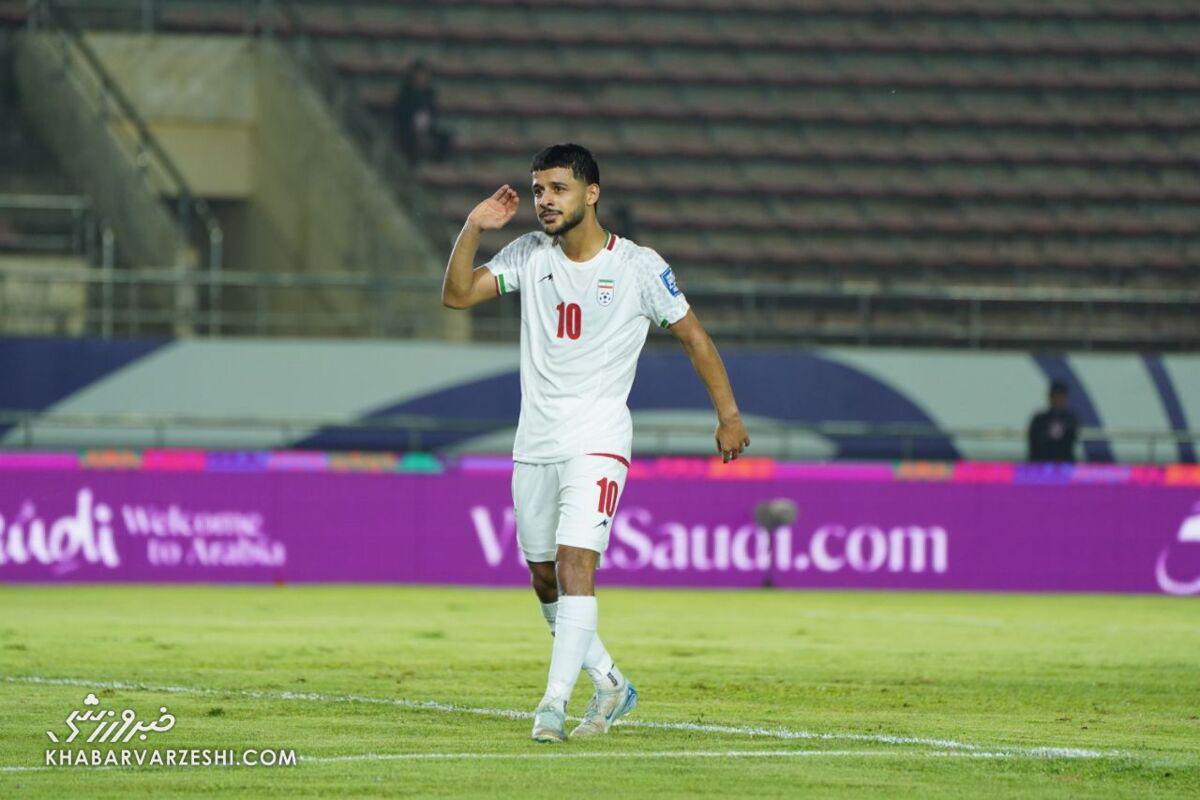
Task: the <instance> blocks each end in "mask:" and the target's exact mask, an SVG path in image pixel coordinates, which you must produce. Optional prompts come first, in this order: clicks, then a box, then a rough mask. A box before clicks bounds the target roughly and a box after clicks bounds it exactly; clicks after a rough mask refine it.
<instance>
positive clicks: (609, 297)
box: [596, 278, 617, 306]
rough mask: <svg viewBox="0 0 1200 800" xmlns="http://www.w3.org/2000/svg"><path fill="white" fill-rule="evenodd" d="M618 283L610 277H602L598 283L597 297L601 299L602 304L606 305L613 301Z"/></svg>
mask: <svg viewBox="0 0 1200 800" xmlns="http://www.w3.org/2000/svg"><path fill="white" fill-rule="evenodd" d="M616 288H617V284H616V283H614V282H613V281H611V280H609V279H608V278H601V279H600V282H599V283H597V284H596V299H597V300H599V301H600V305H602V306H606V305H608V304H609V303H611V302H612V301H613V293H614V292H615V291H616Z"/></svg>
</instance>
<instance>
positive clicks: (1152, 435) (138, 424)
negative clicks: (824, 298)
mask: <svg viewBox="0 0 1200 800" xmlns="http://www.w3.org/2000/svg"><path fill="white" fill-rule="evenodd" d="M515 424H516V420H513V419H504V420H496V419H474V420H472V419H444V418H438V417H430V416H419V415H394V416H387V417H377V418H372V419H369V420H346V419H332V418H326V417H270V418H267V417H197V416H181V415H162V414H142V413H132V412H131V413H103V414H84V413H67V412H58V411H36V410H20V409H8V410H4V409H0V431H3V429H4V428H9V429H10V430H9V432H8V433H7V435H6V438H5V439H3V440H0V449H18V450H33V449H38V448H47V447H63V446H92V445H95V444H96V443H98V442H102V443H103V444H104V446H108V447H134V448H136V447H208V448H212V447H214V446H216V447H218V448H219V449H224V448H228V449H244V448H246V447H247V446H252V447H264V446H265V447H288V446H291V445H293V444H294V443H295V442H296V441H299V440H302V439H304V438H307V437H309V436H312V435H314V434H316V433H318V432H320V431H328V430H337V431H349V432H355V433H371V432H374V433H378V434H380V435H381V436H384V435H386V436H387V437H388V441H389V442H394V441H395V439H396V436H397V435H400V436H402V437H403V439H404V442H405V446H404V449H405V450H407V451H421V450H425V449H435V450H436V448H428V446H427V445H428V442H429V441H430V438H429V437H430V436H433V435H443V434H446V433H454V434H459V435H460V436H463V437H471V436H482V435H485V434H492V433H495V432H496V431H504V430H511V429H512V428H513V427H514V426H515ZM634 427H635V437H634V442H635V447H636V449H638V451H639V452H653V453H656V454H659V455H671V454H697V453H701V454H703V453H709V452H710V451H711V441H712V435H713V426H712V425H699V424H695V423H670V422H662V421H655V422H644V421H643V422H635V426H634ZM64 434H65V435H64ZM753 436H754V444H753V445H752V450H750V451H747V455H754V454H762V455H770V456H773V457H775V458H782V459H814V458H823V457H827V456H828V452H827V448H826V447H824V446H818V445H817V444H816V443H815V441H816V440H821V441H827V440H831V439H832V440H843V441H845V440H849V441H851V442H853V441H855V440H859V441H865V440H867V439H871V440H875V441H887V442H890V443H891V444H892V445H893V449H895V451H896V452H898V454H899V455H900V456H901V457H902V458H905V459H910V458H914V457H920V455H921V453H920V445H921V444H922V443H928V442H933V441H939V442H941V441H946V440H951V441H954V442H955V443H957V444H958V445H960V446H961V445H963V444H966V443H973V444H975V445H977V446H989V445H990V446H994V449H995V451H996V456H995V457H996V458H1006V459H1018V460H1019V459H1021V458H1022V457H1023V455H1024V449H1025V436H1026V431H1025V429H1023V428H1011V427H995V426H990V427H989V426H981V427H963V428H938V427H935V426H931V425H922V424H915V423H891V424H873V423H863V422H849V421H847V422H839V421H829V422H817V423H782V422H769V421H763V420H756V421H755V423H754V432H753ZM222 437H225V438H222ZM67 440H70V442H71V443H70V444H67V443H66V442H67ZM1101 441H1103V442H1108V443H1110V444H1113V445H1137V446H1141V447H1144V448H1145V458H1144V459H1142V461H1143V462H1145V463H1169V462H1174V461H1176V460H1177V457H1176V455H1177V449H1178V445H1179V444H1181V443H1183V444H1187V443H1190V444H1192V445H1193V446H1200V431H1148V430H1127V429H1103V428H1082V429H1080V431H1079V442H1080V444H1081V445H1082V444H1083V443H1087V442H1101ZM248 442H252V444H249V445H248ZM897 445H898V447H897ZM482 448H483V450H484V451H486V450H487V449H489V448H488V447H487V446H486V445H485V446H482ZM490 449H491V450H492V451H494V452H498V453H506V452H508V451H509V449H510V444H509V443H507V442H504V443H500V444H498V445H496V446H494V447H492V448H490ZM471 451H472V452H480V448H478V447H476V448H472V449H471Z"/></svg>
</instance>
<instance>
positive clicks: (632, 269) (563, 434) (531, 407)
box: [486, 231, 688, 464]
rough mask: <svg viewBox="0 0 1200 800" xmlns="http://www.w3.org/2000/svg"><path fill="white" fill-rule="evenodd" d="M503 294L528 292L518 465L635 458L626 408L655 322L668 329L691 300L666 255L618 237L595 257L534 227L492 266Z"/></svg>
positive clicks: (523, 323) (523, 310)
mask: <svg viewBox="0 0 1200 800" xmlns="http://www.w3.org/2000/svg"><path fill="white" fill-rule="evenodd" d="M486 266H487V268H488V269H489V270H491V272H492V275H493V276H494V278H495V281H496V291H497V292H498V293H500V294H509V293H511V292H517V291H519V292H520V293H521V418H520V421H519V423H518V424H517V438H516V442H515V443H514V446H513V460H515V461H523V462H526V463H531V464H547V463H551V462H556V461H564V460H566V459H569V458H573V457H575V456H579V455H586V454H589V453H604V454H609V455H616V456H620V457H621V458H624V459H625V460H628V459H629V457H630V451H631V447H632V444H633V423H632V420H631V419H630V417H629V408H628V406H626V405H625V403H626V400H627V399H628V397H629V390H630V388H631V387H632V386H633V375H634V372H635V371H636V369H637V359H638V354H639V353H641V352H642V346H643V345H644V344H645V343H646V334H647V333H648V332H649V330H650V328H649V323H653V324H655V325H661V326H663V327H666V326H667V325H671V324H673V323H675V322H678V321H679V320H680V319H682V318H683V316H684V315H685V314H687V311H688V303H687V300H686V299H685V298H684V296H683V293H682V292H681V291H680V290H679V287H678V286H676V284H675V274H674V273H673V272H672V271H671V267H670V266H668V265H667V262H666V261H664V260H663V259H662V256H660V255H659V254H658V253H656V252H654V251H653V250H651V249H650V248H648V247H639V246H638V245H636V244H634V243H633V242H631V241H629V240H628V239H622V238H620V237H618V236H615V235H613V234H609V236H608V240H607V241H606V242H605V245H604V247H602V248H600V252H599V253H597V254H596V255H595V256H594V257H592V258H591V259H589V260H588V261H583V262H578V261H571V260H570V259H569V258H567V257H566V256H565V255H564V254H563V252H562V249H561V248H560V247H559V246H558V244H557V243H556V241H555V238H554V237H552V236H550V235H548V234H545V233H542V232H541V231H533V232H531V233H527V234H525V235H524V236H521V237H519V238H517V239H514V240H513V241H512V242H509V244H508V245H507V246H505V247H504V249H503V250H501V251H500V252H499V253H497V254H496V256H495V258H493V259H492V260H491V261H490V262H488V264H487V265H486Z"/></svg>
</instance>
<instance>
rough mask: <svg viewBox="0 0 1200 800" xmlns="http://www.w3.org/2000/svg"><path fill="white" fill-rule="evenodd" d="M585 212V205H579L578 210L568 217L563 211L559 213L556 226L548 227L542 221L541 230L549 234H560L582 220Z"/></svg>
mask: <svg viewBox="0 0 1200 800" xmlns="http://www.w3.org/2000/svg"><path fill="white" fill-rule="evenodd" d="M586 214H587V206H580V208H579V210H578V211H576V212H575V214H573V215H572V216H570V217H568V216H567V215H566V214H565V213H564V214H562V215H561V217H560V218H559V221H558V225H557V226H556V227H553V228H552V227H549V226H547V225H546V223H544V222H543V223H542V231H543V232H544V233H548V234H550V235H551V236H562V235H563V234H565V233H567V232H568V231H569V230H571V229H572V228H574V227H575V226H576V225H578V224H579V223H581V222H583V218H584V216H586Z"/></svg>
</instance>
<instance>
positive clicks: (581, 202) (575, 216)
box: [533, 167, 599, 236]
mask: <svg viewBox="0 0 1200 800" xmlns="http://www.w3.org/2000/svg"><path fill="white" fill-rule="evenodd" d="M597 189H599V187H597ZM533 203H534V210H535V211H537V215H538V221H539V222H541V223H542V230H543V231H545V232H546V233H548V234H550V235H551V236H561V235H562V234H564V233H566V232H567V231H569V230H571V229H572V228H574V227H575V226H576V225H578V224H579V223H581V222H583V218H584V216H586V215H587V207H588V185H587V184H586V183H585V182H584V180H583V178H576V177H575V175H574V174H573V173H572V172H571V170H570V169H569V168H567V167H552V168H551V169H543V170H538V171H537V172H535V173H533Z"/></svg>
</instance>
